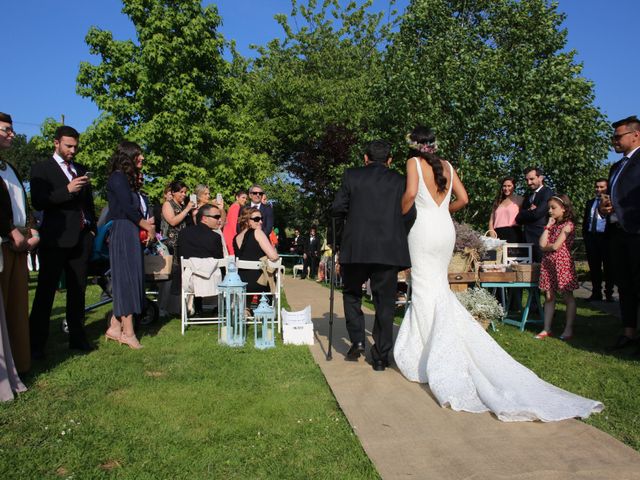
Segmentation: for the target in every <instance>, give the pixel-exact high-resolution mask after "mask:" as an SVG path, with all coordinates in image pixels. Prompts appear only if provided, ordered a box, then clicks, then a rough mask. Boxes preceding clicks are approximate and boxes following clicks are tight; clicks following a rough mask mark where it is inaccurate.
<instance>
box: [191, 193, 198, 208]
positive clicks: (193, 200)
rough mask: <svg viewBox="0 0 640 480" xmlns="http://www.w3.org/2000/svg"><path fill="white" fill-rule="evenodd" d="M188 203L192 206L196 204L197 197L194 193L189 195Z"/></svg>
mask: <svg viewBox="0 0 640 480" xmlns="http://www.w3.org/2000/svg"><path fill="white" fill-rule="evenodd" d="M189 201H190V202H191V203H193V204H194V205H197V204H198V197H196V194H195V193H192V194H191V195H189Z"/></svg>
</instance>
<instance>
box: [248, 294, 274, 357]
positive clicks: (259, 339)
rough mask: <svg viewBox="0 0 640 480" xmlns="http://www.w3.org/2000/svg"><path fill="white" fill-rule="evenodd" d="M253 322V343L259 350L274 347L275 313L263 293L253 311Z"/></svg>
mask: <svg viewBox="0 0 640 480" xmlns="http://www.w3.org/2000/svg"><path fill="white" fill-rule="evenodd" d="M253 318H254V320H255V326H254V329H253V331H254V343H255V347H256V348H259V349H260V350H264V349H265V348H273V347H275V346H276V311H275V309H274V308H273V307H272V306H271V305H269V302H268V301H267V296H266V295H265V294H264V293H263V294H262V298H261V299H260V304H259V305H258V308H256V309H255V310H254V311H253Z"/></svg>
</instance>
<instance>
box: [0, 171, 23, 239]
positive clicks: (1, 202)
mask: <svg viewBox="0 0 640 480" xmlns="http://www.w3.org/2000/svg"><path fill="white" fill-rule="evenodd" d="M5 166H6V168H10V169H11V170H13V173H14V174H15V176H16V178H17V179H18V181H20V183H22V179H21V178H20V175H18V172H17V171H16V169H15V168H13V165H11V164H10V163H9V162H5ZM23 189H24V187H23ZM27 220H28V212H27ZM27 225H28V222H27ZM13 228H14V227H13V207H12V205H11V196H10V195H9V190H8V189H7V185H6V184H5V183H4V181H3V180H2V179H0V236H3V237H6V236H7V235H9V232H11V230H13Z"/></svg>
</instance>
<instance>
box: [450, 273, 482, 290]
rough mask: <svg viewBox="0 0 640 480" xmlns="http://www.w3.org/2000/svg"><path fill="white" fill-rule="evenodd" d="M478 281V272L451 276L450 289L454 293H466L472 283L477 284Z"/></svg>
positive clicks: (452, 274)
mask: <svg viewBox="0 0 640 480" xmlns="http://www.w3.org/2000/svg"><path fill="white" fill-rule="evenodd" d="M477 280H478V276H477V274H476V272H461V273H450V274H449V287H450V288H451V290H453V291H454V292H463V291H465V290H466V289H467V288H468V286H469V284H470V283H475V282H476V281H477Z"/></svg>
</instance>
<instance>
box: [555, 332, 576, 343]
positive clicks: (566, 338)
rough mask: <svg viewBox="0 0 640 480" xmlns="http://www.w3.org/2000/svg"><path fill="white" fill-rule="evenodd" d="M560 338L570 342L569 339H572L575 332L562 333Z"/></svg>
mask: <svg viewBox="0 0 640 480" xmlns="http://www.w3.org/2000/svg"><path fill="white" fill-rule="evenodd" d="M558 338H559V339H560V340H562V341H563V342H568V341H569V340H571V339H572V338H573V334H571V335H560V336H559V337H558Z"/></svg>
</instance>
